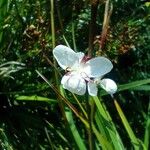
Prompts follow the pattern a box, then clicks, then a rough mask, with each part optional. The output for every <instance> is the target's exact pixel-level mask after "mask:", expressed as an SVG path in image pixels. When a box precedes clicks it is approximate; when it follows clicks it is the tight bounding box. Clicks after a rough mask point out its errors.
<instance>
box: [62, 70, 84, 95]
mask: <svg viewBox="0 0 150 150" xmlns="http://www.w3.org/2000/svg"><path fill="white" fill-rule="evenodd" d="M61 84H63V88H64V89H67V90H68V91H70V92H72V93H75V94H78V95H84V94H85V91H86V83H85V80H84V79H83V78H82V77H81V76H79V75H78V74H71V73H70V74H67V75H64V76H63V78H62V80H61Z"/></svg>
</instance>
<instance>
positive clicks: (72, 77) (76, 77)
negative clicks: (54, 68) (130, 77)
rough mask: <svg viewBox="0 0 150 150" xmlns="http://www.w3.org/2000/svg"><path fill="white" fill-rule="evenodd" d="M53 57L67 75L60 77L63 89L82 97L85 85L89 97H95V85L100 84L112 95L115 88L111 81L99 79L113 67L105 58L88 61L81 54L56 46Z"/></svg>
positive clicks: (62, 46)
mask: <svg viewBox="0 0 150 150" xmlns="http://www.w3.org/2000/svg"><path fill="white" fill-rule="evenodd" d="M53 55H54V57H55V59H56V60H57V62H58V64H59V66H60V67H61V68H62V69H64V70H66V71H67V73H66V74H65V75H64V76H63V77H62V80H61V84H62V85H63V88H64V89H67V90H69V91H70V92H72V93H75V94H78V95H84V94H85V92H86V85H87V89H88V92H89V94H90V95H91V96H96V95H97V91H98V89H97V84H100V85H101V87H102V88H103V89H105V90H106V91H107V92H108V93H109V94H114V93H115V92H116V90H117V86H116V84H115V82H114V81H113V80H110V79H102V80H101V77H102V76H103V75H105V74H107V73H108V72H110V71H111V69H112V68H113V65H112V63H111V61H110V60H108V59H107V58H105V57H96V58H92V59H89V58H88V57H86V56H85V55H84V53H82V52H77V53H76V52H74V51H73V50H72V49H70V48H68V47H66V46H64V45H58V46H56V47H55V48H54V50H53Z"/></svg>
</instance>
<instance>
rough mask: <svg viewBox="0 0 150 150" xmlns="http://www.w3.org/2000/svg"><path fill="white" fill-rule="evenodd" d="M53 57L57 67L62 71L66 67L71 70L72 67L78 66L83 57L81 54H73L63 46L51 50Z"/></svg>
mask: <svg viewBox="0 0 150 150" xmlns="http://www.w3.org/2000/svg"><path fill="white" fill-rule="evenodd" d="M53 55H54V57H55V59H56V60H57V62H58V64H59V66H60V67H61V68H63V69H64V70H65V69H66V68H67V67H69V68H71V67H72V66H74V65H78V64H79V59H81V57H83V56H84V54H83V53H75V52H74V51H73V50H72V49H71V48H69V47H67V46H64V45H58V46H56V47H55V48H54V50H53Z"/></svg>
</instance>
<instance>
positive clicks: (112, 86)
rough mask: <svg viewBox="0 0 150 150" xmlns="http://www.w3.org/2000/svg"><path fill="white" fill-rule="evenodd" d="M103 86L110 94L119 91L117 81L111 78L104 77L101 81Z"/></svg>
mask: <svg viewBox="0 0 150 150" xmlns="http://www.w3.org/2000/svg"><path fill="white" fill-rule="evenodd" d="M100 85H101V87H102V88H103V89H104V90H105V91H106V92H108V93H109V94H111V95H112V94H114V93H116V91H117V85H116V83H115V82H114V81H113V80H111V79H103V80H101V82H100Z"/></svg>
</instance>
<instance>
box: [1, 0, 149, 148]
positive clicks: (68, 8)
mask: <svg viewBox="0 0 150 150" xmlns="http://www.w3.org/2000/svg"><path fill="white" fill-rule="evenodd" d="M53 9H54V12H53V11H52V10H53ZM105 10H106V1H105V0H93V1H92V0H91V1H89V0H71V1H65V0H61V1H60V0H54V1H53V0H36V1H34V0H1V1H0V147H1V149H3V150H4V149H6V150H14V149H17V150H20V149H22V150H28V149H37V150H38V149H42V150H46V149H66V150H67V149H78V148H77V146H76V144H75V141H74V139H73V138H72V135H71V132H69V131H68V130H67V128H68V125H67V124H66V122H65V119H64V116H63V114H62V111H61V107H60V105H59V104H58V101H57V96H56V93H55V92H54V91H53V89H52V88H51V87H49V85H47V83H46V82H45V81H43V79H42V78H41V77H40V76H39V74H37V72H36V70H38V71H39V72H41V73H42V74H43V75H44V76H45V77H46V78H47V79H48V81H49V82H50V83H51V84H53V85H54V86H56V82H55V79H54V78H55V73H54V68H53V65H52V62H53V56H52V49H53V48H54V47H55V46H56V45H58V44H64V45H66V44H67V43H69V45H70V47H71V48H73V49H75V50H78V51H83V52H85V53H88V52H89V51H90V50H91V51H92V53H91V54H92V55H93V56H97V55H103V56H106V57H108V58H109V59H110V60H111V61H112V62H113V64H114V69H113V71H112V72H111V73H110V74H109V75H108V76H109V77H111V78H112V79H114V80H115V81H116V82H117V84H118V85H120V86H121V85H124V84H127V83H133V85H132V88H130V87H129V86H126V87H125V88H124V89H121V87H120V92H117V93H116V95H115V96H116V99H117V100H118V102H119V103H120V105H121V107H122V110H123V111H124V113H125V115H126V117H127V119H128V122H129V124H130V125H131V127H132V128H133V130H134V133H135V134H136V136H137V137H138V138H139V139H141V140H142V141H143V140H145V141H147V142H146V145H147V149H148V143H149V142H148V141H149V134H150V117H149V116H150V103H149V102H150V97H149V92H150V85H149V84H144V83H143V82H142V81H148V79H149V78H150V44H149V42H150V2H148V1H144V0H111V1H110V6H109V11H108V14H107V16H106V12H105ZM104 16H105V17H106V18H107V19H108V22H107V21H106V24H105V25H106V26H105V25H104V19H103V18H104ZM105 31H106V33H105ZM89 49H90V50H89ZM59 71H60V70H59ZM144 79H145V80H144ZM58 81H60V78H59V80H58ZM133 81H137V83H141V84H140V85H141V86H136V85H137V84H136V83H135V86H134V82H133ZM138 81H139V82H138ZM140 81H141V82H140ZM147 83H148V82H147ZM68 95H69V93H68ZM102 98H103V103H105V105H106V107H107V109H108V111H109V113H110V115H111V117H112V120H113V122H114V124H115V126H116V128H117V130H118V132H119V134H120V137H121V139H122V141H123V143H124V147H125V148H127V149H133V148H132V144H131V141H130V139H129V137H128V134H127V133H126V131H125V130H124V127H123V125H122V123H121V120H120V118H119V116H118V114H117V111H116V109H115V107H114V104H113V103H112V100H111V98H110V96H109V95H108V96H107V95H105V96H103V97H102ZM81 99H82V98H81ZM70 101H71V102H72V103H73V105H74V106H75V107H76V108H77V109H78V105H77V104H76V103H75V102H74V100H73V98H72V97H71V98H70ZM83 105H84V104H83ZM64 109H65V110H66V111H68V109H69V108H68V107H67V106H64ZM68 112H69V111H68ZM73 119H74V120H75V125H76V128H77V129H78V131H79V132H80V134H81V136H82V138H83V140H84V142H85V145H88V140H86V139H87V135H86V133H85V132H86V130H85V128H84V126H83V124H81V121H80V120H79V119H78V118H77V117H76V116H75V115H73ZM87 149H88V148H87Z"/></svg>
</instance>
